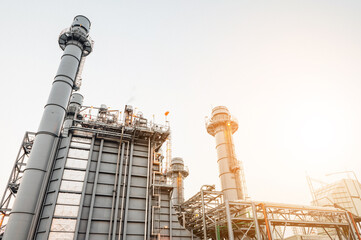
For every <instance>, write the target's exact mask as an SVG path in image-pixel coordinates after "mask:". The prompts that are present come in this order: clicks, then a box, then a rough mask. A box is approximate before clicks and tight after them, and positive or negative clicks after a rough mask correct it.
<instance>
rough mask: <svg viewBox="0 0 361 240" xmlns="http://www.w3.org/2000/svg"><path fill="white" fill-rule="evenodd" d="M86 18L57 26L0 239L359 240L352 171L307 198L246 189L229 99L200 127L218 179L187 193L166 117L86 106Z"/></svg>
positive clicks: (89, 45)
mask: <svg viewBox="0 0 361 240" xmlns="http://www.w3.org/2000/svg"><path fill="white" fill-rule="evenodd" d="M90 27H91V22H90V21H89V19H88V18H86V17H85V16H81V15H79V16H76V17H75V18H74V20H73V23H72V24H71V26H70V28H67V29H65V30H63V31H62V32H61V33H60V36H59V45H60V48H61V49H62V50H63V51H64V52H63V55H62V58H61V62H60V65H59V68H58V71H57V73H56V75H55V78H54V81H53V85H52V88H51V92H50V95H49V98H48V101H47V104H46V105H45V108H44V111H43V116H42V119H41V122H40V124H39V128H38V130H37V132H26V133H25V135H24V138H23V141H22V143H21V146H20V149H19V152H18V155H17V157H16V160H15V163H14V167H13V169H12V172H11V173H10V177H9V181H8V183H7V185H6V189H5V191H4V194H3V195H2V199H1V202H0V204H1V205H0V239H1V240H33V239H34V240H45V239H50V240H73V239H74V240H92V239H96V240H125V239H129V240H140V239H143V240H146V239H154V240H156V239H157V240H160V239H172V240H181V239H215V240H220V239H230V240H233V239H239V240H243V239H244V240H250V239H257V240H266V239H267V240H277V239H304V240H311V239H339V240H346V239H349V240H361V215H360V214H361V198H360V193H361V187H360V183H359V182H358V181H357V179H356V180H355V181H353V180H352V181H351V180H343V181H341V182H337V183H333V184H330V185H327V186H325V187H323V188H322V189H313V190H312V196H313V203H312V204H310V205H309V206H305V205H295V204H284V203H273V202H263V201H257V200H253V199H251V198H250V197H249V196H248V194H247V187H246V180H245V173H244V172H245V169H244V167H243V164H242V162H241V161H239V160H238V159H237V157H236V154H235V145H234V141H233V134H235V133H236V131H237V130H238V122H237V120H236V118H234V117H233V116H232V115H231V112H230V111H229V110H228V109H227V107H225V106H217V107H214V108H213V110H212V113H211V116H210V119H209V120H208V121H207V123H206V127H205V130H204V131H207V132H208V133H209V135H210V137H213V138H214V139H215V147H216V151H217V163H218V168H219V181H220V183H221V189H220V190H217V189H215V186H214V185H207V183H204V185H203V186H202V187H201V189H200V191H199V192H198V193H195V194H194V195H193V196H192V197H191V198H189V199H185V198H184V181H186V178H187V176H188V175H189V174H190V172H189V170H188V168H187V167H186V164H185V162H184V161H183V159H182V158H180V157H174V158H172V157H171V142H170V141H171V129H170V127H169V124H164V125H162V124H158V123H155V122H154V121H153V120H149V119H147V118H146V117H145V116H143V114H142V113H141V112H140V111H136V110H135V108H133V107H132V106H130V105H125V107H124V109H120V110H110V108H108V106H106V105H104V104H103V105H101V106H99V107H93V106H85V105H83V98H84V97H83V96H82V95H81V94H79V93H78V92H77V91H78V90H79V89H80V87H81V83H82V78H81V74H82V71H83V68H84V67H85V66H84V65H85V59H86V57H88V56H89V55H90V54H91V52H92V50H93V40H92V39H91V38H90V36H89V32H90ZM213 147H214V146H209V148H213ZM162 149H165V151H163V150H162ZM163 153H165V154H163Z"/></svg>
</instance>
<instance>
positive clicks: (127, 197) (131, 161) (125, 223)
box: [123, 141, 134, 240]
mask: <svg viewBox="0 0 361 240" xmlns="http://www.w3.org/2000/svg"><path fill="white" fill-rule="evenodd" d="M133 150H134V142H133V141H132V143H131V145H130V160H129V172H128V184H127V195H126V201H125V213H124V228H123V240H126V239H127V230H128V229H127V224H128V212H129V194H130V184H131V179H132V166H133Z"/></svg>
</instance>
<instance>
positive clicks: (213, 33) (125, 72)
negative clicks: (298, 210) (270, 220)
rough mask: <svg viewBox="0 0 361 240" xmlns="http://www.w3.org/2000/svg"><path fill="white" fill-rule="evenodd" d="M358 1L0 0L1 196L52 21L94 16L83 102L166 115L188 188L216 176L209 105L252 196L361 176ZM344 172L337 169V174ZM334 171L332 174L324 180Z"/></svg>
mask: <svg viewBox="0 0 361 240" xmlns="http://www.w3.org/2000/svg"><path fill="white" fill-rule="evenodd" d="M360 12H361V2H360V1H356V0H355V1H346V0H343V1H336V0H334V1H332V0H319V1H314V0H302V1H301V0H299V1H296V0H290V1H286V0H283V1H273V0H267V1H252V0H248V1H240V0H234V1H214V0H197V1H194V0H182V1H169V0H164V1H149V0H144V1H61V2H59V1H58V2H52V1H31V2H30V1H23V2H21V1H6V3H5V1H4V2H3V3H2V4H1V9H0V29H1V32H2V34H1V39H0V53H1V54H0V73H1V89H2V91H1V94H0V108H1V110H2V113H1V118H0V127H1V137H0V161H1V165H0V166H1V167H0V168H1V173H0V191H1V192H0V194H2V190H3V189H4V187H5V183H6V181H7V179H8V177H9V174H10V170H11V168H12V165H13V163H14V160H15V157H16V154H17V151H18V148H19V145H20V142H21V140H22V137H23V134H24V132H25V131H26V130H31V131H36V130H37V127H38V124H39V121H40V117H41V114H42V109H43V106H44V104H45V103H46V100H47V97H48V94H49V90H50V88H51V83H52V81H53V77H54V75H55V73H56V70H57V68H58V65H59V62H60V56H61V54H62V52H61V50H60V48H59V47H58V44H57V39H58V35H59V33H60V31H61V30H62V29H64V28H65V27H68V26H69V25H70V24H71V22H72V19H73V17H74V16H75V15H77V14H83V15H86V16H87V17H89V19H90V20H91V21H92V23H93V25H92V29H91V36H92V38H93V39H94V40H95V48H94V52H93V53H92V54H91V55H90V56H89V57H88V59H87V62H86V64H85V67H84V71H83V86H82V88H81V91H80V92H81V93H82V94H83V95H84V96H85V104H86V105H94V106H97V105H100V104H102V103H105V104H107V105H108V106H110V107H111V108H112V109H123V107H124V104H132V105H133V106H135V107H138V108H139V109H140V110H141V111H142V112H143V113H144V114H145V115H146V116H148V117H149V118H151V117H152V114H155V116H156V119H157V120H158V122H163V121H164V117H163V113H164V112H165V111H170V120H171V125H172V130H173V156H180V157H183V158H184V160H185V162H186V164H187V165H188V166H189V169H190V176H189V177H188V178H187V180H186V183H185V187H186V189H185V191H186V197H187V198H188V197H190V196H191V195H193V194H195V193H196V192H197V191H198V190H199V188H200V187H201V185H202V184H217V186H219V180H218V169H217V162H216V159H217V157H216V151H215V142H214V139H213V138H212V137H211V136H210V135H208V134H207V132H206V130H205V127H204V117H205V116H207V115H210V112H211V108H212V106H217V105H226V106H227V107H228V108H229V110H230V111H231V113H232V114H233V115H234V116H236V117H237V118H238V120H239V124H240V127H239V130H238V132H236V133H235V135H234V140H235V145H236V153H237V155H238V158H239V159H240V160H242V161H243V163H244V167H245V174H246V181H247V186H248V193H249V195H250V197H251V198H252V199H254V200H260V201H261V200H264V201H274V202H289V203H306V204H307V203H309V200H310V199H311V197H310V194H309V191H308V186H307V182H306V178H305V176H306V171H307V172H308V173H309V174H310V175H311V176H313V177H314V178H318V179H325V180H327V179H328V178H325V174H327V173H331V172H335V171H344V170H353V171H355V173H356V174H357V176H358V177H359V178H360V179H361V174H360V169H361V161H360V160H361V108H360V107H359V106H360V104H361V68H360V66H361V15H360ZM339 177H342V176H341V175H340V176H339ZM329 180H331V179H329Z"/></svg>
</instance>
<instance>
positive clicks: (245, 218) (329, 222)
mask: <svg viewBox="0 0 361 240" xmlns="http://www.w3.org/2000/svg"><path fill="white" fill-rule="evenodd" d="M179 218H180V219H181V222H182V224H184V225H185V227H186V228H187V229H189V230H191V231H192V232H193V233H194V234H195V235H196V236H198V237H200V238H202V239H217V240H218V239H230V240H233V239H239V240H250V239H257V240H278V239H279V240H281V239H284V240H285V239H287V237H286V230H287V229H288V230H290V229H291V228H293V227H297V228H302V229H303V230H304V232H305V233H307V234H310V233H312V232H313V231H315V230H317V229H322V230H323V231H324V232H325V235H327V238H326V239H330V240H334V239H338V240H361V218H359V217H357V216H356V215H353V214H352V213H350V212H347V211H344V210H341V209H337V208H332V207H315V206H303V205H295V204H284V203H270V202H256V201H241V200H236V201H228V200H224V195H223V193H222V192H220V191H214V186H209V185H204V186H203V187H202V188H201V191H200V192H199V193H197V194H195V195H194V196H193V197H191V198H190V199H188V200H186V201H185V202H184V203H183V204H182V205H180V206H179ZM333 232H334V233H335V234H332V233H333ZM307 236H310V235H307ZM312 236H313V237H315V235H312ZM303 239H308V238H303ZM312 239H313V238H312ZM319 239H325V236H320V237H319Z"/></svg>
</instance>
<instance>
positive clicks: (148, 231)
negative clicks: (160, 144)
mask: <svg viewBox="0 0 361 240" xmlns="http://www.w3.org/2000/svg"><path fill="white" fill-rule="evenodd" d="M153 152H154V148H153V145H152V146H151V149H150V167H149V184H151V183H152V182H153V159H154V155H153ZM149 187H151V186H149ZM151 202H152V198H151V197H149V198H148V206H149V210H150V212H148V227H147V239H150V232H151V227H152V225H151V224H150V223H151V221H152V215H153V212H152V209H153V208H152V207H150V206H151Z"/></svg>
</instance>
